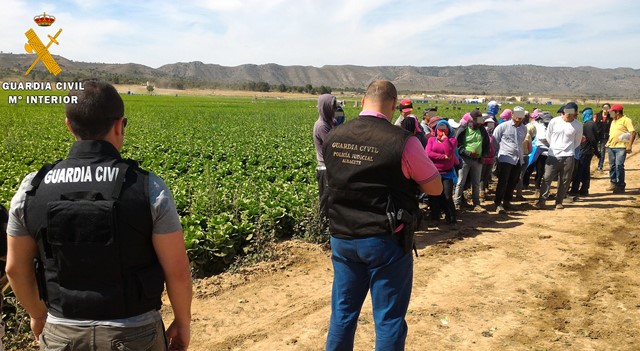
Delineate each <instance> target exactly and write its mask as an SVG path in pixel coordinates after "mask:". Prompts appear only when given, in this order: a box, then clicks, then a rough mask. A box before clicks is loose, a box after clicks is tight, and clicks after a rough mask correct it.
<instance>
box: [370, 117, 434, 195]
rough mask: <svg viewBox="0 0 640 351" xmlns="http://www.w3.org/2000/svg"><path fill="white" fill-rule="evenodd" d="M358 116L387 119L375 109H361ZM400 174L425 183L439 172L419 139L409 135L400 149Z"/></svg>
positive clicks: (419, 182)
mask: <svg viewBox="0 0 640 351" xmlns="http://www.w3.org/2000/svg"><path fill="white" fill-rule="evenodd" d="M360 116H373V117H377V118H382V119H384V120H386V121H388V119H387V117H386V116H385V115H383V114H382V113H380V112H377V111H362V112H360ZM402 174H404V176H405V177H406V178H407V179H413V180H414V181H415V182H416V183H418V184H424V183H427V182H429V181H431V180H433V179H434V178H436V177H438V176H440V172H438V169H437V168H436V166H435V165H434V164H433V162H431V160H430V159H429V157H428V156H427V153H426V152H425V151H424V149H423V148H422V144H421V143H420V140H418V138H416V137H415V136H413V137H410V138H409V140H407V143H406V144H405V145H404V150H403V151H402Z"/></svg>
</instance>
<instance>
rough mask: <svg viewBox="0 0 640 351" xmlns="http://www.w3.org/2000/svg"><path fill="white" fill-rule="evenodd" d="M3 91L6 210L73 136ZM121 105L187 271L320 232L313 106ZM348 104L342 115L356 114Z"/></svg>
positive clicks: (0, 135) (52, 109)
mask: <svg viewBox="0 0 640 351" xmlns="http://www.w3.org/2000/svg"><path fill="white" fill-rule="evenodd" d="M6 94H7V92H3V93H0V145H1V148H0V150H1V151H0V152H1V154H0V203H2V204H4V205H5V206H8V205H9V202H10V200H11V197H12V196H13V194H14V193H15V191H16V189H17V188H18V186H19V183H20V181H21V180H22V178H23V177H24V176H25V175H26V174H27V173H29V172H34V171H37V170H38V168H39V167H40V166H41V165H42V164H44V163H46V162H50V161H52V160H55V159H57V158H64V157H65V156H66V154H67V151H68V149H69V146H70V145H71V143H72V141H73V139H72V136H71V134H70V133H69V132H68V131H67V130H66V127H65V125H64V107H63V106H62V105H24V104H16V105H9V104H8V103H7V96H6ZM123 99H124V100H125V108H126V115H127V117H128V119H129V124H128V126H127V130H126V138H125V146H124V148H123V150H122V153H123V156H124V157H128V158H132V159H135V160H139V161H141V162H142V166H143V168H145V169H148V170H151V171H153V172H155V173H156V174H158V175H159V176H160V177H162V178H163V179H164V180H165V181H166V182H167V184H168V185H169V187H170V188H171V190H172V192H173V196H174V198H175V200H176V205H177V209H178V212H179V214H180V217H181V221H182V225H183V228H184V233H185V241H186V245H187V248H188V250H189V255H190V258H191V261H192V265H193V268H194V272H195V273H197V274H210V273H215V272H219V271H221V270H222V269H224V268H225V267H227V266H228V265H229V264H230V263H231V262H232V261H233V260H234V258H235V257H237V256H238V255H246V254H256V252H255V250H257V248H258V246H256V245H254V243H255V242H258V241H261V240H267V241H270V240H275V239H278V238H283V237H291V236H300V237H313V236H316V237H317V236H319V235H320V233H318V230H319V227H318V220H317V185H316V180H315V165H316V163H315V151H314V148H313V143H312V132H311V131H312V128H313V123H314V122H315V120H316V118H317V110H316V107H315V100H284V99H258V100H257V101H254V102H252V99H251V98H223V97H187V96H184V97H183V96H123ZM351 106H352V103H349V106H348V107H347V108H346V114H347V118H348V119H349V118H352V117H354V116H356V115H357V113H358V112H359V111H358V110H357V109H356V108H354V107H351ZM445 106H446V107H445ZM474 107H475V106H474V105H457V106H455V109H454V106H449V105H443V106H441V108H440V114H441V115H444V116H445V117H447V118H455V119H456V120H457V119H459V118H460V116H461V115H462V114H464V112H466V111H469V110H470V109H472V108H474ZM481 107H483V106H481ZM503 107H506V106H503ZM422 108H424V106H422ZM533 108H534V107H533V106H531V108H530V109H531V110H533ZM548 108H550V109H551V110H552V111H555V109H557V107H554V108H551V107H550V106H549V107H548ZM416 112H417V113H416V114H418V115H421V113H420V112H421V111H419V110H418V109H417V108H416Z"/></svg>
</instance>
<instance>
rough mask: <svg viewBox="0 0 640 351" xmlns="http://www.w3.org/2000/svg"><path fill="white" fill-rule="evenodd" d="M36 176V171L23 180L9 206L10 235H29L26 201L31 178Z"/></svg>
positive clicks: (8, 233)
mask: <svg viewBox="0 0 640 351" xmlns="http://www.w3.org/2000/svg"><path fill="white" fill-rule="evenodd" d="M35 176H36V172H33V173H30V174H29V175H27V176H26V177H24V179H23V180H22V183H21V184H20V187H19V188H18V191H17V192H16V194H15V195H13V198H12V199H11V207H10V208H9V223H7V235H10V236H26V235H29V231H28V230H27V223H26V222H25V220H24V202H25V200H26V199H27V193H26V191H27V189H28V187H29V186H30V184H31V180H32V179H33V177H35Z"/></svg>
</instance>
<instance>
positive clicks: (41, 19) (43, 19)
mask: <svg viewBox="0 0 640 351" xmlns="http://www.w3.org/2000/svg"><path fill="white" fill-rule="evenodd" d="M33 21H34V22H36V24H37V25H39V26H40V27H49V26H50V25H52V24H53V22H55V21H56V18H55V17H53V16H51V15H47V13H46V12H43V13H42V15H37V16H36V17H34V18H33Z"/></svg>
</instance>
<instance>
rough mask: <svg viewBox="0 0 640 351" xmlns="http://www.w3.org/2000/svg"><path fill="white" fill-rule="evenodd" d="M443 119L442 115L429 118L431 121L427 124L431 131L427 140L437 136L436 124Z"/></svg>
mask: <svg viewBox="0 0 640 351" xmlns="http://www.w3.org/2000/svg"><path fill="white" fill-rule="evenodd" d="M441 120H442V118H441V117H439V116H433V117H431V118H429V123H428V124H427V126H428V127H429V130H431V133H429V134H427V135H426V138H427V140H429V138H431V137H434V136H436V132H435V130H436V124H438V122H440V121H441Z"/></svg>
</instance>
